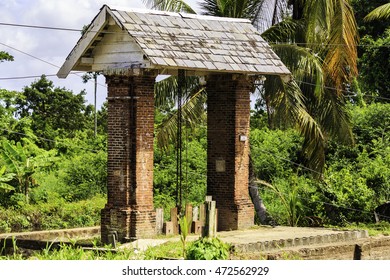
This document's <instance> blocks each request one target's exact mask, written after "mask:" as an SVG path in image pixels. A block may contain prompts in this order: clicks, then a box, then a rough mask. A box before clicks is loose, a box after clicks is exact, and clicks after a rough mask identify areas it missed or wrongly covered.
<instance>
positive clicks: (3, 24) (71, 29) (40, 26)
mask: <svg viewBox="0 0 390 280" xmlns="http://www.w3.org/2000/svg"><path fill="white" fill-rule="evenodd" d="M0 26H10V27H21V28H33V29H47V30H56V31H68V32H80V33H81V32H82V31H83V30H82V29H77V28H67V27H54V26H44V25H31V24H18V23H7V22H0ZM88 32H95V33H101V34H118V33H120V31H109V30H97V31H88ZM135 32H137V31H135ZM134 34H135V35H137V36H141V37H144V36H148V34H144V33H139V34H136V33H134ZM159 36H160V37H167V38H170V39H171V38H172V36H171V35H170V34H159ZM175 37H176V38H193V37H191V36H188V35H178V34H175ZM197 38H202V36H198V37H197ZM204 38H205V39H219V40H221V41H226V42H230V41H231V38H227V37H226V38H220V37H214V38H213V37H204ZM236 41H237V40H236ZM238 41H240V40H238ZM241 41H245V40H241ZM267 43H269V44H274V45H278V44H281V45H296V46H299V45H318V46H346V44H324V43H307V42H293V43H292V42H267ZM354 46H356V47H377V48H379V47H390V44H389V45H381V46H378V45H369V44H356V45H354ZM263 47H270V46H263Z"/></svg>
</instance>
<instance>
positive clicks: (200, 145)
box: [153, 129, 207, 217]
mask: <svg viewBox="0 0 390 280" xmlns="http://www.w3.org/2000/svg"><path fill="white" fill-rule="evenodd" d="M204 133H205V130H204V129H199V130H198V131H197V133H196V134H195V135H192V136H191V137H188V139H187V140H185V141H184V143H183V152H182V154H183V160H182V170H183V181H182V196H183V197H182V201H183V204H184V203H191V204H193V205H198V204H200V203H202V202H203V200H204V197H205V195H206V176H205V174H206V163H207V160H206V146H207V142H206V139H205V138H204ZM175 175H176V153H175V150H174V147H173V146H170V149H169V150H168V151H163V150H161V149H159V148H158V147H157V145H155V153H154V177H153V188H154V203H155V207H162V208H164V210H165V212H164V215H165V217H168V216H169V209H170V208H171V207H174V206H175V204H176V201H175V199H176V176H175Z"/></svg>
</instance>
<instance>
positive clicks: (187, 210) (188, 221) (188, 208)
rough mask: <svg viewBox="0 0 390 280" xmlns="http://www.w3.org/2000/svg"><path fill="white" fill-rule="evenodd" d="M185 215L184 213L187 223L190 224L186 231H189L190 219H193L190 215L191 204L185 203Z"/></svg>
mask: <svg viewBox="0 0 390 280" xmlns="http://www.w3.org/2000/svg"><path fill="white" fill-rule="evenodd" d="M185 215H186V219H187V223H188V224H189V225H190V226H189V227H188V233H191V224H192V221H193V220H194V219H193V217H192V205H191V204H186V209H185Z"/></svg>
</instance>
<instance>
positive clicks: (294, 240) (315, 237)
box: [121, 226, 368, 253]
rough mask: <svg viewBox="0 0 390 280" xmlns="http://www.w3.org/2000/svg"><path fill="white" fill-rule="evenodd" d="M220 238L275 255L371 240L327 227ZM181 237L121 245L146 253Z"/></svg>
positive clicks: (193, 237) (246, 249)
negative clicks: (278, 252) (293, 250)
mask: <svg viewBox="0 0 390 280" xmlns="http://www.w3.org/2000/svg"><path fill="white" fill-rule="evenodd" d="M217 237H218V238H220V239H221V240H222V241H224V242H226V243H229V244H231V245H232V246H233V247H234V250H235V251H236V252H241V253H249V252H272V251H277V250H281V249H288V248H294V247H300V246H311V245H324V244H332V243H340V242H351V241H356V240H359V239H363V238H367V237H368V232H367V231H365V230H351V231H342V230H335V229H325V228H304V227H284V226H278V227H267V226H262V227H259V228H256V229H248V230H235V231H223V232H218V233H217ZM198 238H199V236H198V235H190V236H188V241H193V240H196V239H198ZM179 240H180V238H179V237H178V236H174V237H167V238H159V239H139V240H136V241H134V242H131V243H127V244H123V245H121V248H134V249H136V250H140V251H142V250H146V249H147V248H148V247H150V246H152V247H153V246H158V245H161V244H163V243H165V242H168V241H179Z"/></svg>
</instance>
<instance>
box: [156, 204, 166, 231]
mask: <svg viewBox="0 0 390 280" xmlns="http://www.w3.org/2000/svg"><path fill="white" fill-rule="evenodd" d="M163 227H164V209H162V208H157V209H156V232H157V234H162V233H163Z"/></svg>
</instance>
